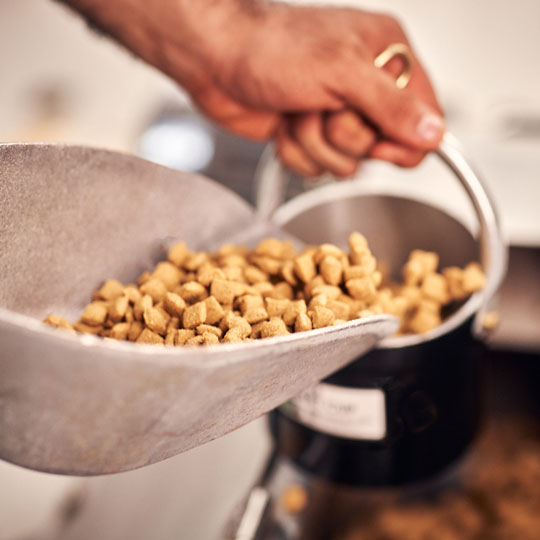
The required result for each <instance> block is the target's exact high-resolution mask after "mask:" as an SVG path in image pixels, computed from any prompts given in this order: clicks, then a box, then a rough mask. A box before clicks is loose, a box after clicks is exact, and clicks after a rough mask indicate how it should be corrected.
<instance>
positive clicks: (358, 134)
mask: <svg viewBox="0 0 540 540" xmlns="http://www.w3.org/2000/svg"><path fill="white" fill-rule="evenodd" d="M324 134H325V137H326V139H327V140H328V142H329V143H330V144H331V145H332V146H333V147H334V148H336V149H337V150H339V151H341V152H343V153H345V154H348V155H350V156H353V157H356V158H357V159H358V158H360V157H364V156H366V155H367V154H368V153H369V151H370V149H371V147H372V146H373V144H374V143H375V133H374V132H373V130H372V129H371V128H369V127H368V126H367V125H366V124H365V123H364V122H363V121H362V119H361V118H360V117H359V116H358V115H357V114H356V113H355V112H354V111H352V110H350V109H348V110H344V111H338V112H333V113H328V114H327V115H326V118H325V122H324Z"/></svg>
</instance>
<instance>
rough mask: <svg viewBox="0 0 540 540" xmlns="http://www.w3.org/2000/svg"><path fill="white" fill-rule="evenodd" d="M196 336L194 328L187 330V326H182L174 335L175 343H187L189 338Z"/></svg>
mask: <svg viewBox="0 0 540 540" xmlns="http://www.w3.org/2000/svg"><path fill="white" fill-rule="evenodd" d="M194 336H195V332H194V331H193V330H187V329H185V328H180V330H178V332H176V335H175V337H174V344H175V345H185V344H186V342H187V340H188V339H191V338H192V337H194Z"/></svg>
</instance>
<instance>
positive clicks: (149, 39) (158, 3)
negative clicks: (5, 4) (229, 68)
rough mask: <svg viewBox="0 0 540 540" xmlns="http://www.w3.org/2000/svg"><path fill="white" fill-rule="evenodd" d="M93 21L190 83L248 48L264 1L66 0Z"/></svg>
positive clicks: (132, 49) (100, 27) (150, 59)
mask: <svg viewBox="0 0 540 540" xmlns="http://www.w3.org/2000/svg"><path fill="white" fill-rule="evenodd" d="M63 3H65V4H67V5H69V6H70V7H72V8H73V9H75V10H76V11H78V12H79V13H81V14H82V15H83V16H84V17H85V18H86V19H87V20H88V21H89V22H90V24H92V25H93V26H95V27H97V28H99V29H101V30H103V31H104V32H106V33H108V34H110V35H111V36H112V37H114V38H115V39H116V40H117V41H119V42H120V43H122V44H123V45H124V46H125V47H127V48H128V49H130V50H131V51H132V52H134V53H135V54H136V55H137V56H140V57H141V58H143V59H144V60H145V61H147V62H148V63H150V64H152V65H154V66H155V67H157V68H159V69H160V70H162V71H164V72H165V73H167V74H168V75H170V76H171V77H173V78H175V79H176V80H177V81H179V82H181V83H183V84H186V85H188V86H191V87H192V86H194V85H197V79H198V78H199V77H201V76H203V75H202V71H206V72H208V71H210V70H212V66H213V65H214V64H215V63H216V62H219V61H221V59H222V58H223V57H224V56H225V55H228V56H230V55H231V52H233V51H234V50H235V49H238V48H239V47H242V44H243V43H244V42H245V39H244V38H245V37H246V36H245V35H244V34H246V35H247V32H248V31H249V29H250V27H251V26H252V25H253V22H254V20H256V19H259V18H261V17H264V16H265V13H266V10H267V3H266V2H265V1H264V0H152V1H151V2H148V1H147V0H114V1H110V0H63Z"/></svg>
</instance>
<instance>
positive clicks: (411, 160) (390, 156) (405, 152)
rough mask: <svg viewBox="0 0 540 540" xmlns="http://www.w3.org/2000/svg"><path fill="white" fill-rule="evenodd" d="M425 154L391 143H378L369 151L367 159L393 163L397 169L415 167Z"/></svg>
mask: <svg viewBox="0 0 540 540" xmlns="http://www.w3.org/2000/svg"><path fill="white" fill-rule="evenodd" d="M425 155H426V152H425V151H423V150H416V149H414V148H407V147H406V146H403V145H399V144H396V143H393V142H391V141H380V142H378V143H376V144H375V145H374V146H373V148H372V149H371V151H370V154H369V157H371V158H373V159H381V160H383V161H388V162H390V163H394V164H395V165H398V166H399V167H416V166H417V165H419V164H420V162H421V161H422V160H423V159H424V157H425Z"/></svg>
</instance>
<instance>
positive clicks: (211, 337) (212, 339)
mask: <svg viewBox="0 0 540 540" xmlns="http://www.w3.org/2000/svg"><path fill="white" fill-rule="evenodd" d="M202 338H203V345H215V344H216V343H219V338H218V336H216V334H213V333H212V332H205V333H204V334H202Z"/></svg>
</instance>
